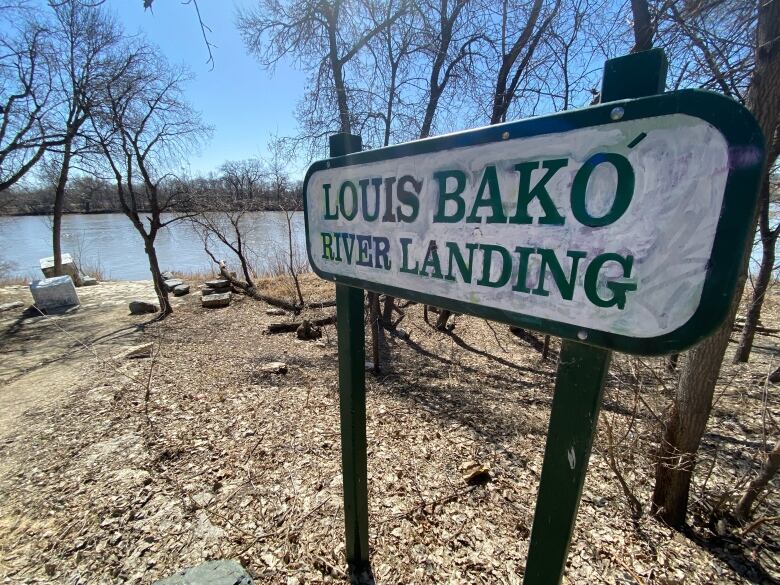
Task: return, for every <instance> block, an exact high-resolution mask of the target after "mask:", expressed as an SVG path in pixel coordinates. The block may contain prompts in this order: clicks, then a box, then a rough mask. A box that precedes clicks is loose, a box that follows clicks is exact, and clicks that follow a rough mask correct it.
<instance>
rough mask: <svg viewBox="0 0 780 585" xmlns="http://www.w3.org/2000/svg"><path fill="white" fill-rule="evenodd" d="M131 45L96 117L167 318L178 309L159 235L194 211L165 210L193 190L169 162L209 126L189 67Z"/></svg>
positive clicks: (121, 199) (125, 208) (98, 132)
mask: <svg viewBox="0 0 780 585" xmlns="http://www.w3.org/2000/svg"><path fill="white" fill-rule="evenodd" d="M128 52H129V56H128V57H127V58H126V61H125V63H124V67H123V74H122V75H121V76H117V77H116V78H115V80H114V81H113V82H112V83H110V84H109V85H108V86H107V87H105V88H104V89H105V96H104V98H103V99H104V103H103V104H102V105H101V107H100V109H99V111H93V113H92V115H91V117H90V119H91V120H92V126H93V129H94V132H95V135H96V140H97V142H98V144H99V146H100V148H101V149H102V151H103V153H104V155H105V159H106V163H107V165H108V167H109V170H110V172H111V174H112V175H113V177H114V180H115V183H116V190H117V196H118V198H119V202H120V205H121V207H122V211H123V213H124V214H125V215H126V216H127V217H128V218H129V219H130V221H131V222H132V224H133V226H134V227H135V229H136V231H138V233H139V235H140V236H141V238H142V239H143V242H144V250H145V252H146V255H147V257H148V260H149V269H150V271H151V273H152V279H153V281H154V287H155V291H156V292H157V298H158V300H159V302H160V317H165V316H166V315H168V314H170V313H171V312H172V308H171V305H170V302H169V300H168V292H167V290H166V288H165V285H164V281H163V278H162V275H161V271H160V265H159V261H158V258H157V252H156V250H155V247H154V242H155V238H156V237H157V234H158V233H159V231H160V230H161V229H163V228H165V227H166V226H168V225H170V224H171V223H173V222H175V221H179V220H181V219H185V218H188V217H191V216H192V215H193V214H183V215H175V216H173V217H167V218H164V217H163V214H165V213H166V212H168V211H170V210H171V209H172V208H173V207H174V205H175V204H177V203H179V202H180V201H181V199H182V198H185V197H189V196H190V194H189V189H188V186H187V183H186V182H183V181H179V180H178V179H177V177H176V176H175V175H174V174H173V173H171V172H170V171H169V169H170V168H172V167H174V166H175V164H176V163H177V162H178V161H179V160H181V157H182V155H183V154H184V153H185V152H187V151H188V150H189V149H190V148H192V147H193V146H194V145H195V144H197V142H198V141H199V140H201V139H202V138H203V137H204V136H205V135H206V134H207V133H208V131H209V129H208V128H206V127H204V126H203V124H202V123H201V121H200V119H199V116H198V115H197V113H196V112H194V111H193V110H192V108H191V107H190V106H189V104H187V102H186V101H185V99H184V97H183V94H182V91H183V86H184V83H185V82H186V81H187V80H188V78H189V75H188V74H187V73H186V72H185V71H182V70H179V69H175V68H172V67H171V66H170V65H168V63H167V62H165V61H164V60H163V59H162V58H161V57H159V56H158V55H156V54H155V53H154V52H153V51H152V50H151V49H149V48H148V47H140V48H136V49H134V50H132V51H128ZM96 110H97V108H96Z"/></svg>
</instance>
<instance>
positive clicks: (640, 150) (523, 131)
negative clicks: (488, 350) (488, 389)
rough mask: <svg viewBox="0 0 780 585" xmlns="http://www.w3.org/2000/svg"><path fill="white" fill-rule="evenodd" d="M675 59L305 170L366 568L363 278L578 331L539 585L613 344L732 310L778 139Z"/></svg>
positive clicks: (549, 570) (531, 570)
mask: <svg viewBox="0 0 780 585" xmlns="http://www.w3.org/2000/svg"><path fill="white" fill-rule="evenodd" d="M666 70H667V63H666V58H665V57H664V54H663V52H662V51H661V50H658V49H654V50H651V51H646V52H642V53H635V54H632V55H627V56H625V57H619V58H617V59H611V60H609V61H607V63H606V64H605V67H604V81H603V85H602V92H601V99H602V101H603V102H607V103H604V104H603V105H600V106H595V107H591V108H586V109H583V110H578V111H573V112H567V113H564V114H556V115H553V116H547V117H543V118H534V119H531V120H525V121H522V122H513V123H509V124H503V125H500V126H491V127H489V128H481V129H477V130H471V131H468V132H462V133H458V134H452V135H449V136H442V137H440V138H433V139H429V140H421V141H417V142H412V143H409V144H402V145H399V146H393V147H390V148H383V149H379V150H374V151H368V152H361V141H360V137H358V136H353V135H350V134H338V135H335V136H332V137H331V141H330V142H331V155H332V157H333V158H330V159H328V160H326V161H321V162H318V163H315V164H314V165H312V167H311V168H310V169H309V172H308V173H307V175H306V180H305V183H304V204H305V214H306V236H307V247H308V253H309V261H310V263H311V265H312V267H313V269H314V270H315V272H316V273H317V274H319V275H320V276H322V277H323V278H328V279H330V280H333V281H335V282H336V310H337V317H338V325H337V327H338V344H339V401H340V415H341V450H342V469H343V477H344V519H345V535H346V556H347V561H348V563H349V566H350V570H351V571H352V572H353V573H356V574H360V573H362V572H364V571H367V570H369V571H370V564H369V538H368V531H369V526H368V487H367V484H368V471H367V468H368V461H367V449H366V393H365V370H364V359H365V330H364V307H363V303H364V299H363V297H364V295H363V289H369V290H373V291H377V292H384V293H387V294H391V295H393V296H397V297H401V298H408V299H412V300H416V301H420V302H424V303H429V304H434V305H438V306H441V307H445V308H448V309H451V310H454V311H459V312H463V313H470V314H473V315H477V316H481V317H485V318H488V319H493V320H496V321H505V322H508V323H514V324H519V325H522V326H526V327H530V328H534V329H538V330H540V331H544V332H547V333H552V334H555V335H559V336H561V337H563V338H564V340H563V342H562V343H561V351H560V356H559V359H558V371H557V375H556V381H555V393H554V397H553V403H552V410H551V414H550V426H549V431H548V434H547V443H546V445H545V452H544V464H543V467H542V476H541V480H540V484H539V496H538V497H537V501H536V510H535V512H534V523H533V528H532V530H531V542H530V545H529V553H528V562H527V564H526V567H525V574H524V577H523V583H524V584H525V585H541V584H552V585H554V584H556V583H559V582H560V580H561V577H562V575H563V570H564V567H565V564H566V556H567V554H568V548H569V542H570V540H571V535H572V531H573V529H574V523H575V519H576V516H577V510H578V507H579V502H580V496H581V493H582V486H583V484H584V481H585V474H586V471H587V466H588V460H589V458H590V451H591V447H592V445H593V437H594V435H595V432H596V424H597V421H598V415H599V409H600V407H601V397H602V393H603V387H604V378H605V376H606V374H607V370H608V367H609V362H610V358H611V353H610V351H609V350H610V349H619V350H622V351H626V352H633V353H645V354H660V353H664V352H670V351H676V350H680V349H682V348H684V347H687V346H689V345H691V344H693V343H695V342H696V341H698V340H700V339H701V338H703V337H704V336H706V335H707V334H708V333H710V332H712V331H713V330H714V329H715V328H716V327H717V326H718V325H719V324H720V323H721V322H722V320H723V319H724V317H725V315H726V313H727V311H728V308H729V304H730V303H731V300H732V298H733V294H734V288H735V286H736V282H737V280H738V272H739V270H740V264H741V260H742V258H743V255H744V252H745V250H746V246H748V245H749V243H750V242H749V237H750V235H751V234H750V229H751V226H752V219H753V214H754V210H755V203H756V197H757V193H758V186H759V180H760V173H761V171H762V169H763V165H764V142H763V138H762V135H761V132H760V130H759V128H758V126H757V124H756V122H755V120H754V119H753V117H752V116H751V115H750V113H749V112H747V110H745V109H744V108H743V107H741V106H740V105H738V104H737V103H736V102H733V101H731V100H729V99H727V98H724V97H721V96H718V95H715V94H711V93H706V92H701V91H679V92H672V93H668V94H659V92H663V88H664V82H665V78H666ZM653 94H659V95H653ZM642 96H651V97H642ZM623 98H631V99H626V100H623V101H617V100H622V99H623Z"/></svg>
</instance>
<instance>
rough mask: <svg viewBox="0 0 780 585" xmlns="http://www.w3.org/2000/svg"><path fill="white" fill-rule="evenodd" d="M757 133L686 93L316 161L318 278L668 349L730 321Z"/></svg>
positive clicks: (702, 95)
mask: <svg viewBox="0 0 780 585" xmlns="http://www.w3.org/2000/svg"><path fill="white" fill-rule="evenodd" d="M762 149H763V145H762V141H761V135H760V132H757V131H756V125H755V122H754V121H753V120H752V118H751V116H750V115H749V113H747V111H746V110H745V109H744V108H742V107H741V106H739V105H738V104H737V103H735V102H733V101H732V100H730V99H727V98H724V97H722V96H718V95H716V94H712V93H707V92H702V91H696V90H690V91H679V92H672V93H668V94H660V95H656V96H651V97H647V98H642V99H637V100H631V101H626V102H612V103H610V104H605V105H602V106H597V107H592V108H587V109H585V110H581V111H572V112H566V113H562V114H555V115H551V116H547V117H541V118H534V119H530V120H526V121H521V122H515V123H509V124H503V125H500V126H491V127H487V128H481V129H477V130H470V131H467V132H462V133H457V134H451V135H447V136H442V137H439V138H433V139H427V140H421V141H417V142H412V143H409V144H402V145H399V146H392V147H389V148H382V149H378V150H372V151H366V152H360V153H356V154H351V155H348V156H344V157H337V158H334V159H330V160H328V161H321V162H317V163H314V164H313V165H312V166H311V168H310V169H309V171H308V173H307V175H306V179H305V182H304V194H305V196H304V202H305V216H306V235H307V246H308V255H309V261H310V263H311V266H312V268H313V269H314V271H315V272H316V273H317V274H318V275H319V276H321V277H323V278H326V279H330V280H333V281H336V282H339V283H342V284H347V285H351V286H355V287H360V288H365V289H369V290H373V291H375V292H380V293H387V294H390V295H393V296H397V297H402V298H407V299H411V300H415V301H419V302H423V303H427V304H432V305H436V306H440V307H444V308H448V309H451V310H453V311H457V312H462V313H470V314H473V315H478V316H481V317H485V318H488V319H494V320H497V321H504V322H507V323H511V324H516V325H521V326H525V327H529V328H532V329H536V330H538V331H542V332H545V333H550V334H553V335H558V336H561V337H564V338H569V339H573V340H580V341H585V342H587V343H589V344H593V345H597V346H601V347H604V348H609V349H616V350H621V351H626V352H630V353H638V354H659V353H666V352H670V351H676V350H680V349H682V348H684V347H687V346H690V345H691V344H693V343H695V342H696V341H698V340H699V339H701V338H703V337H704V336H706V335H707V334H709V333H711V332H712V331H713V330H714V328H715V327H717V325H718V324H719V323H720V322H721V320H722V319H723V317H724V316H725V314H726V311H727V309H728V305H729V302H730V300H731V296H732V292H733V288H734V283H735V282H736V280H737V273H738V270H739V266H740V260H741V255H742V251H743V249H744V246H745V245H746V242H747V238H748V236H749V234H748V229H749V225H750V219H751V216H752V213H753V209H754V204H755V197H756V189H755V180H756V178H755V176H756V174H757V172H758V171H757V169H759V168H760V166H761V164H762V157H763V150H762Z"/></svg>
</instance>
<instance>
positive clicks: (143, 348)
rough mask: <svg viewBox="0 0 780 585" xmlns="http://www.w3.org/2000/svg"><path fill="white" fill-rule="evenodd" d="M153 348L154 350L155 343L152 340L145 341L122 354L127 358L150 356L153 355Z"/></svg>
mask: <svg viewBox="0 0 780 585" xmlns="http://www.w3.org/2000/svg"><path fill="white" fill-rule="evenodd" d="M153 350H154V343H152V342H149V343H144V344H142V345H137V346H135V347H131V348H130V349H128V350H127V351H126V352H125V353H124V354H122V357H123V358H126V359H132V358H148V357H152V351H153Z"/></svg>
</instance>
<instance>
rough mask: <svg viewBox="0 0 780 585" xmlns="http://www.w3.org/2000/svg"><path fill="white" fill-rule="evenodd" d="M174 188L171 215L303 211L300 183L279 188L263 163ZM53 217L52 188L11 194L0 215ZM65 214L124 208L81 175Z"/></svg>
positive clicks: (106, 188) (144, 205) (112, 192)
mask: <svg viewBox="0 0 780 585" xmlns="http://www.w3.org/2000/svg"><path fill="white" fill-rule="evenodd" d="M175 187H176V189H175V190H176V191H177V193H178V197H175V198H173V199H172V200H171V204H170V207H169V210H170V211H171V212H189V211H195V210H198V211H221V210H224V209H227V208H232V209H241V210H243V211H280V210H294V211H299V210H302V209H303V199H302V196H301V189H302V185H301V183H300V181H295V182H293V181H291V180H289V178H287V177H285V181H284V183H283V184H282V185H281V187H280V186H279V184H278V183H277V182H276V181H275V180H274V177H273V176H271V175H270V174H269V172H268V171H267V170H265V169H264V166H263V161H261V160H259V159H247V160H240V161H228V162H225V163H224V164H223V165H222V166H221V167H220V169H219V172H218V173H210V174H209V175H207V176H197V177H192V178H179V179H178V180H177V181H176V184H175ZM172 188H173V185H164V186H162V187H161V191H162V192H163V194H167V192H168V191H169V190H171V189H172ZM138 209H139V211H143V212H148V211H150V209H151V203H150V202H145V201H140V202H139V206H138ZM53 212H54V194H53V191H52V188H51V187H50V186H48V185H41V184H35V185H32V186H27V187H24V188H18V187H17V188H12V189H9V190H8V191H7V192H6V193H4V195H3V197H2V199H0V215H51V214H52V213H53ZM62 212H63V213H122V205H121V201H120V199H119V196H118V194H117V190H116V185H115V184H114V183H113V182H112V181H109V180H107V179H102V178H98V177H94V176H91V175H79V176H76V177H73V178H71V179H69V180H68V183H67V187H66V190H65V197H64V202H63V205H62Z"/></svg>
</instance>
